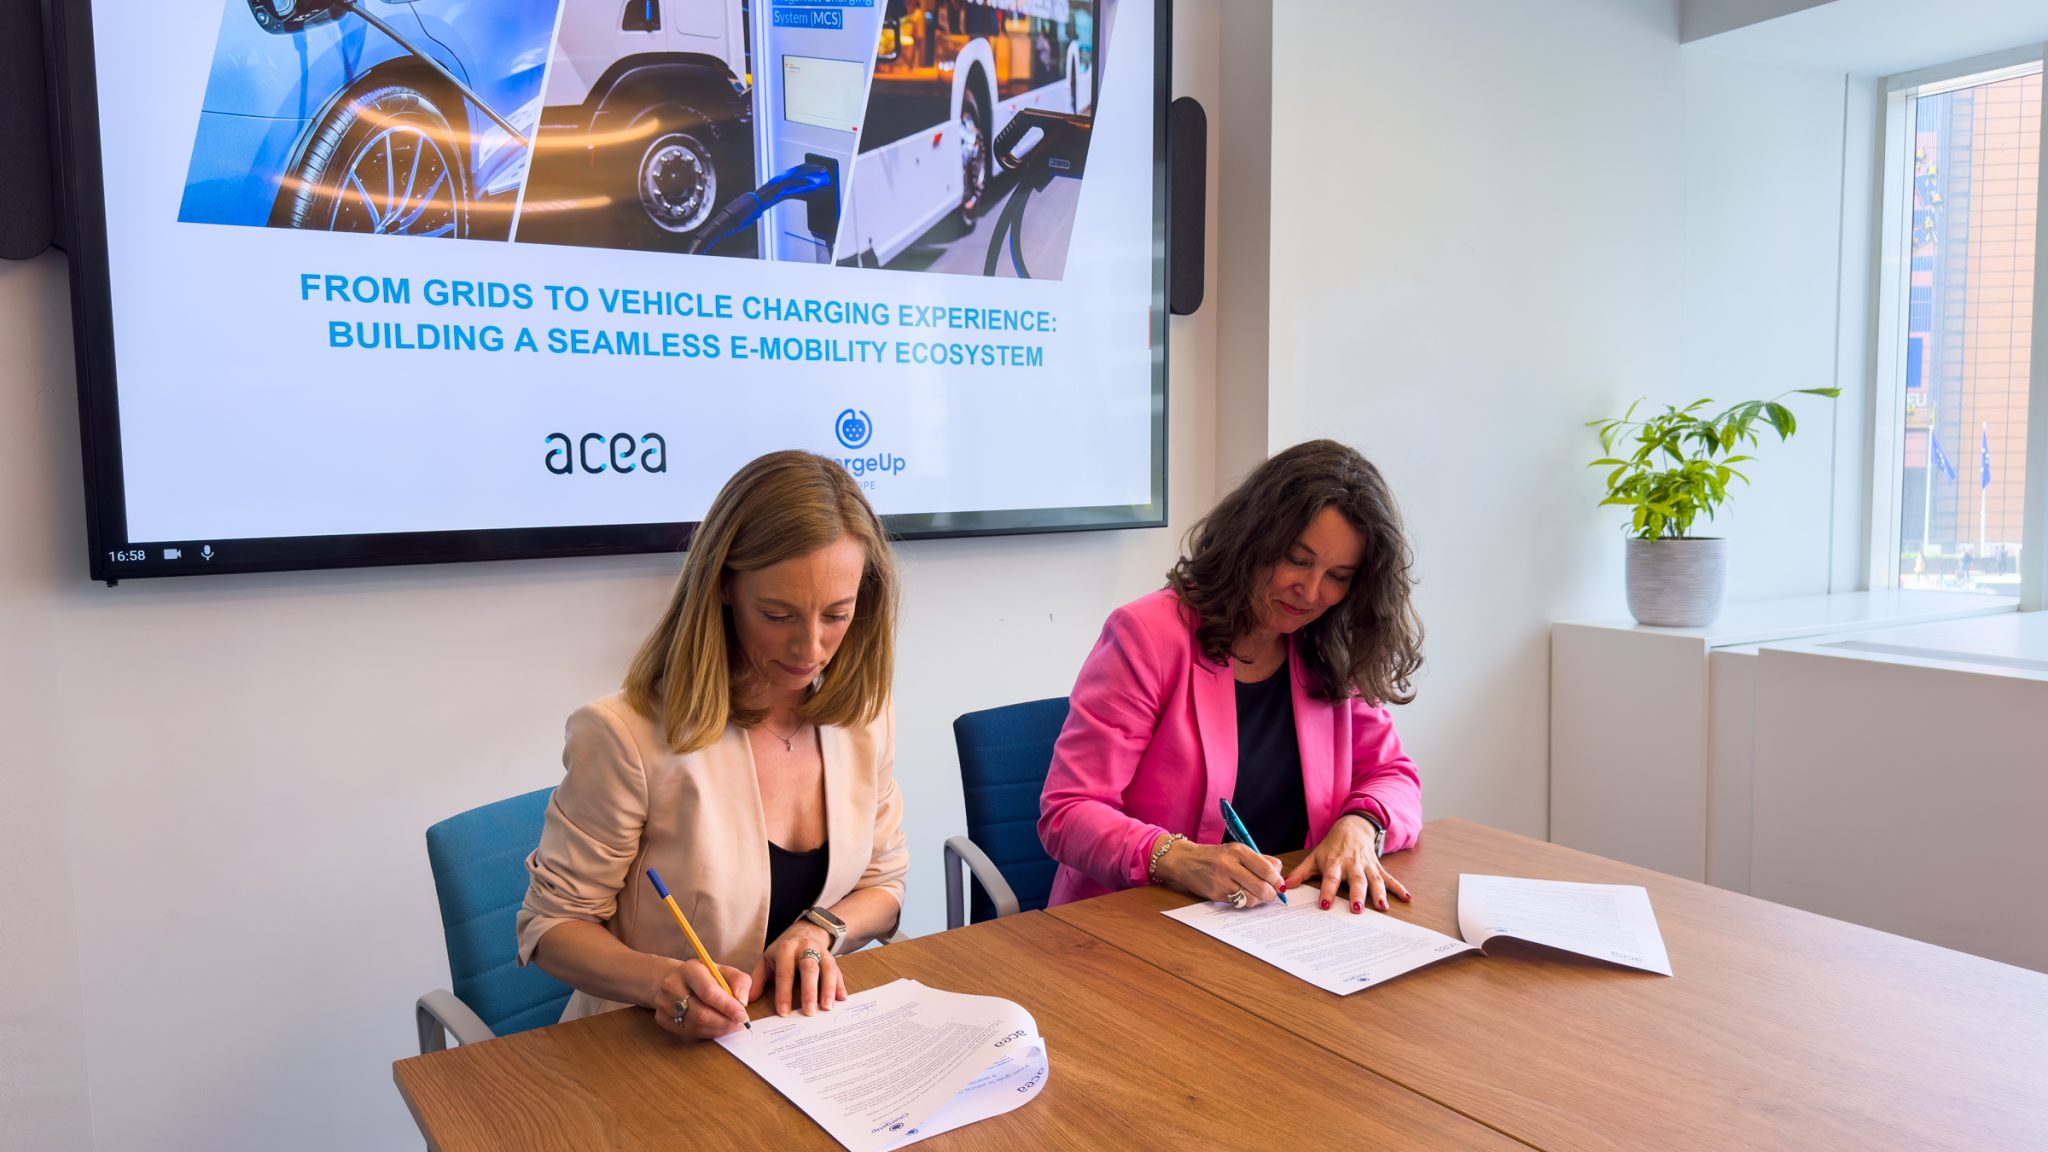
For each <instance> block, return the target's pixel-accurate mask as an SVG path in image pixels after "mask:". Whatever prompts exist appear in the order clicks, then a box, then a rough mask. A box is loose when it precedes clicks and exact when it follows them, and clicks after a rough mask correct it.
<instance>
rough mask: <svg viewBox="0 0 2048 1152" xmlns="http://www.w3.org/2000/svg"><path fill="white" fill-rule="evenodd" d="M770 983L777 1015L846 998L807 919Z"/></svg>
mask: <svg viewBox="0 0 2048 1152" xmlns="http://www.w3.org/2000/svg"><path fill="white" fill-rule="evenodd" d="M1367 839H1368V848H1367V850H1368V851H1370V850H1371V849H1370V846H1369V841H1370V837H1368V838H1367ZM771 980H772V981H773V984H772V985H771V984H770V981H771ZM771 986H772V987H773V988H774V989H775V1014H776V1015H778V1016H787V1015H789V1013H790V1010H791V1009H792V1008H801V1009H802V1010H803V1014H804V1015H806V1016H810V1015H814V1014H815V1013H816V1012H817V1011H818V1010H819V1009H821V1008H822V1009H824V1010H825V1011H827V1012H829V1011H831V1010H832V1004H833V1002H834V1001H837V1000H844V999H846V980H845V978H844V977H842V976H840V974H839V961H838V960H837V959H836V958H834V957H833V955H832V937H831V936H830V935H828V934H827V933H826V932H825V930H824V929H823V928H820V927H818V926H817V925H816V924H813V923H811V922H810V921H808V920H799V921H797V922H796V923H794V924H791V925H790V926H789V928H788V930H786V931H785V932H783V934H782V935H780V936H777V937H776V938H775V942H774V943H772V944H770V945H768V950H767V951H766V952H764V953H762V954H761V963H759V964H758V965H755V967H754V989H755V991H757V992H759V993H760V994H762V995H766V994H767V993H768V989H769V988H770V987H771Z"/></svg>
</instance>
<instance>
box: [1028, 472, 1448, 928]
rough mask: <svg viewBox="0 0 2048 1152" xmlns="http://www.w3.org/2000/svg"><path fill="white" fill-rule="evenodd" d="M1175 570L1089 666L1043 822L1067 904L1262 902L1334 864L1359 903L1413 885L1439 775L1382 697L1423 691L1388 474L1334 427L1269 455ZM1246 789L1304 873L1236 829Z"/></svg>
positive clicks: (1246, 810) (1060, 895)
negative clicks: (1229, 828)
mask: <svg viewBox="0 0 2048 1152" xmlns="http://www.w3.org/2000/svg"><path fill="white" fill-rule="evenodd" d="M1188 539H1189V548H1188V555H1186V556H1184V557H1183V558H1182V559H1181V560H1180V562H1179V563H1177V564H1176V565H1174V568H1173V571H1172V572H1171V573H1169V574H1168V577H1167V580H1168V587H1166V588H1163V589H1161V590H1160V591H1158V592H1154V593H1152V594H1151V595H1149V596H1145V597H1143V598H1141V599H1139V600H1136V601H1134V602H1132V603H1130V604H1126V605H1124V606H1123V607H1121V608H1119V609H1117V610H1116V611H1115V612H1113V613H1111V614H1110V617H1109V622H1108V623H1107V624H1105V625H1104V626H1103V629H1102V637H1101V639H1099V640H1098V641H1096V644H1095V650H1094V651H1093V652H1091V653H1089V655H1088V660H1087V663H1085V664H1083V665H1082V667H1081V675H1080V677H1079V679H1078V680H1077V681H1076V682H1075V684H1074V692H1073V697H1072V705H1071V709H1070V711H1069V712H1068V713H1067V723H1066V726H1065V728H1064V729H1062V731H1061V732H1060V738H1059V743H1058V744H1057V745H1056V746H1055V748H1054V750H1053V760H1052V769H1051V771H1050V773H1049V774H1048V775H1047V776H1046V781H1045V794H1044V796H1043V798H1042V799H1041V801H1040V806H1039V818H1038V834H1039V836H1040V838H1041V839H1043V840H1044V841H1045V847H1046V851H1047V852H1049V853H1050V854H1051V855H1052V858H1053V859H1054V860H1056V861H1058V862H1059V872H1058V874H1057V875H1056V876H1055V877H1054V879H1053V885H1052V896H1051V903H1053V904H1064V903H1066V902H1068V901H1070V900H1080V899H1083V898H1085V897H1088V896H1095V895H1100V894H1101V893H1104V892H1110V891H1114V890H1116V889H1120V888H1129V887H1134V886H1137V885H1141V884H1147V883H1164V884H1167V885H1170V886H1172V887H1174V888H1178V889H1180V890H1182V891H1184V892H1188V893H1190V894H1192V895H1195V896H1200V897H1204V898H1206V899H1210V900H1228V901H1230V902H1231V903H1233V904H1236V905H1238V906H1239V907H1249V906H1251V905H1254V904H1257V903H1260V902H1261V901H1265V900H1271V899H1273V898H1274V895H1275V893H1276V892H1284V891H1286V890H1287V889H1288V888H1289V887H1293V886H1296V885H1299V884H1300V883H1301V882H1302V881H1304V880H1306V879H1308V878H1310V877H1315V876H1320V877H1321V892H1320V893H1319V902H1320V904H1321V905H1322V907H1324V908H1328V907H1330V905H1331V902H1332V901H1333V900H1335V899H1337V898H1338V893H1339V888H1340V886H1341V887H1342V888H1344V889H1347V890H1348V898H1349V900H1350V902H1351V911H1353V912H1363V911H1364V909H1365V905H1366V904H1368V903H1370V904H1371V905H1372V906H1374V907H1375V908H1378V909H1380V910H1382V911H1384V910H1385V909H1386V907H1387V894H1388V893H1389V892H1391V893H1393V894H1394V895H1395V896H1396V897H1398V898H1400V899H1402V900H1406V899H1408V890H1407V889H1406V888H1405V887H1404V886H1403V885H1402V884H1401V882H1400V881H1399V880H1397V879H1395V878H1394V877H1393V876H1392V875H1390V874H1389V873H1388V872H1387V870H1386V869H1385V867H1383V866H1382V864H1381V862H1380V857H1381V855H1382V854H1383V853H1385V852H1393V851H1399V850H1400V849H1403V848H1407V847H1409V846H1410V845H1412V844H1414V843H1415V839H1416V836H1417V835H1418V834H1419V833H1420V832H1421V829H1422V791H1421V784H1420V782H1419V781H1418V779H1417V777H1416V774H1415V765H1414V763H1413V762H1411V761H1410V760H1409V759H1408V757H1407V756H1406V755H1405V754H1404V753H1403V752H1402V751H1401V741H1400V739H1399V738H1398V737H1396V736H1395V734H1394V725H1393V721H1392V720H1391V719H1390V718H1389V717H1388V716H1387V713H1386V710H1385V708H1384V707H1382V704H1383V703H1386V702H1393V703H1400V704H1405V703H1407V702H1408V701H1410V700H1412V699H1413V698H1414V694H1413V693H1412V692H1411V691H1410V690H1409V678H1410V677H1411V676H1412V675H1413V674H1414V673H1415V671H1416V670H1417V669H1418V668H1420V667H1421V664H1422V625H1421V621H1420V620H1419V619H1418V618H1417V617H1416V614H1415V609H1414V606H1413V604H1412V603H1411V601H1410V598H1409V589H1410V586H1411V585H1412V584H1413V580H1412V578H1411V576H1410V574H1409V570H1410V567H1411V565H1412V563H1413V559H1412V555H1411V553H1410V551H1409V548H1408V543H1407V540H1406V539H1405V538H1404V536H1403V535H1402V530H1401V518H1400V513H1399V512H1398V511H1397V510H1396V508H1395V506H1394V499H1393V495H1392V493H1391V492H1389V491H1388V488H1387V485H1386V482H1385V480H1383V479H1382V478H1381V477H1380V473H1379V470H1378V469H1376V468H1374V467H1373V466H1372V464H1371V463H1369V462H1368V461H1367V460H1366V459H1365V458H1364V457H1363V456H1361V455H1359V454H1358V453H1357V452H1356V451H1354V450H1353V449H1351V448H1348V447H1346V446H1344V445H1342V444H1338V443H1336V442H1334V441H1330V440H1315V441H1311V442H1309V443H1306V444H1298V445H1296V446H1294V447H1292V448H1289V449H1287V450H1286V451H1284V452H1282V453H1280V454H1279V455H1277V456H1274V457H1273V458H1272V459H1270V460H1268V461H1266V463H1264V464H1262V465H1260V466H1259V468H1258V469H1257V470H1255V471H1254V472H1253V473H1252V474H1251V475H1250V476H1249V477H1247V478H1246V479H1245V480H1244V482H1243V483H1241V484H1239V485H1238V486H1237V488H1236V489H1234V490H1233V491H1231V492H1230V493H1229V494H1228V495H1226V496H1225V497H1223V499H1222V500H1221V501H1220V502H1218V503H1217V505H1216V507H1215V509H1214V510H1212V511H1211V512H1210V513H1209V515H1208V516H1207V517H1205V518H1204V519H1203V520H1202V521H1201V522H1200V523H1198V524H1196V525H1195V527H1194V529H1193V530H1192V531H1190V533H1189V536H1188ZM1218 798H1223V799H1228V800H1230V801H1231V803H1232V805H1233V806H1234V807H1235V808H1236V810H1237V811H1238V813H1239V815H1240V816H1241V817H1242V818H1243V820H1244V822H1245V823H1246V825H1247V826H1248V827H1249V829H1250V831H1251V834H1252V839H1254V840H1256V841H1257V842H1258V844H1259V846H1260V847H1261V848H1262V849H1266V850H1269V851H1277V852H1291V851H1295V850H1298V849H1302V848H1309V849H1312V851H1310V852H1309V854H1308V855H1307V856H1306V857H1305V858H1304V859H1303V860H1302V862H1301V863H1300V864H1298V865H1297V866H1296V867H1295V868H1294V869H1293V871H1292V872H1291V873H1288V874H1285V875H1283V874H1282V872H1281V869H1280V866H1279V861H1278V860H1276V859H1274V858H1272V857H1269V856H1261V855H1259V854H1258V853H1256V852H1253V851H1252V850H1250V849H1249V848H1246V847H1245V846H1243V845H1242V844H1235V843H1233V844H1224V843H1223V839H1224V835H1223V820H1222V816H1221V814H1220V811H1219V809H1218V805H1217V800H1218Z"/></svg>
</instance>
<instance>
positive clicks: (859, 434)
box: [833, 408, 875, 449]
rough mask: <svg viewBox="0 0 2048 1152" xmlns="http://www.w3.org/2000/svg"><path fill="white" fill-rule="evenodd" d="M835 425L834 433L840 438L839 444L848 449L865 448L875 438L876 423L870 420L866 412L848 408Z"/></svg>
mask: <svg viewBox="0 0 2048 1152" xmlns="http://www.w3.org/2000/svg"><path fill="white" fill-rule="evenodd" d="M834 423H835V426H834V428H833V432H834V433H835V434H836V435H837V436H838V437H839V442H840V443H841V444H844V445H845V446H846V447H848V448H853V449H859V448H865V447H867V444H868V441H870V440H872V439H874V437H875V426H874V423H873V422H872V421H870V420H869V419H868V414H867V413H865V412H856V411H854V410H853V409H851V408H848V409H847V410H846V411H844V412H841V413H840V414H839V419H838V420H837V421H835V422H834Z"/></svg>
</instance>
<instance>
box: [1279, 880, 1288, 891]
mask: <svg viewBox="0 0 2048 1152" xmlns="http://www.w3.org/2000/svg"><path fill="white" fill-rule="evenodd" d="M1280 891H1282V892H1285V891H1287V881H1285V880H1282V881H1281V882H1280Z"/></svg>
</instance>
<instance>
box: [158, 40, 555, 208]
mask: <svg viewBox="0 0 2048 1152" xmlns="http://www.w3.org/2000/svg"><path fill="white" fill-rule="evenodd" d="M557 6H558V5H557V0H358V2H357V3H353V4H347V5H344V4H339V3H335V2H333V0H297V2H296V3H280V2H279V0H223V7H222V14H221V25H220V34H219V37H218V39H217V40H216V43H215V48H214V58H213V67H212V71H211V72H210V73H209V75H208V79H207V87H206V97H205V101H204V103H203V104H202V106H201V109H200V115H199V131H198V133H197V135H196V137H195V138H194V140H193V144H192V162H191V167H190V169H189V170H188V172H187V175H186V182H185V195H184V199H183V201H182V203H181V204H180V206H179V211H178V219H180V220H181V221H185V222H187V223H194V224H236V225H245V226H252V227H266V226H267V227H272V228H293V229H300V230H306V231H321V232H353V233H358V234H362V235H373V236H432V237H439V238H454V239H494V240H503V239H506V238H508V237H509V235H510V233H511V227H512V216H513V211H514V207H515V205H516V204H517V201H518V197H519V192H520V188H521V186H522V185H523V184H524V182H525V179H526V171H527V168H528V165H529V163H530V161H531V159H532V143H533V136H534V133H535V132H536V130H537V129H538V127H539V122H540V103H541V101H540V96H541V78H542V74H543V72H544V69H545V65H546V61H547V54H548V44H549V40H550V37H551V35H552V33H553V31H554V24H555V12H556V8H557Z"/></svg>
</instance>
